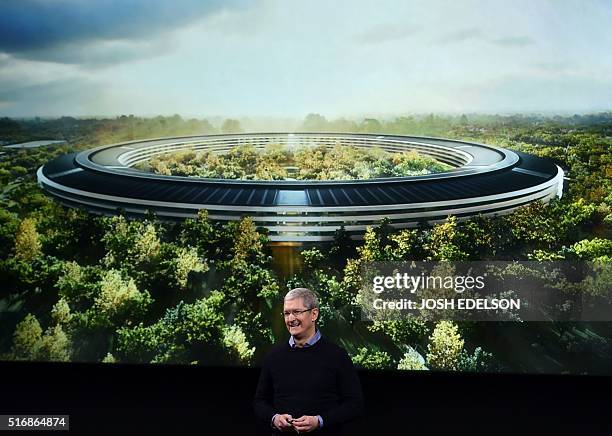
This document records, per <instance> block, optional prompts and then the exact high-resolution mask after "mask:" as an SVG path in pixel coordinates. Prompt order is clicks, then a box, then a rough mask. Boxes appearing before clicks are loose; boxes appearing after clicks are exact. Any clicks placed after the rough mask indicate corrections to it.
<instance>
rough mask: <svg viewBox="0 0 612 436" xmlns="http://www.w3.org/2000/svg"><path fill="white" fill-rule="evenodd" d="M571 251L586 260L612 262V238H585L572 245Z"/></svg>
mask: <svg viewBox="0 0 612 436" xmlns="http://www.w3.org/2000/svg"><path fill="white" fill-rule="evenodd" d="M570 252H572V253H574V254H576V256H578V257H579V258H580V259H584V260H597V261H604V262H612V240H610V239H602V238H594V239H591V240H589V239H583V240H582V241H580V242H576V243H575V244H574V245H572V246H571V247H570Z"/></svg>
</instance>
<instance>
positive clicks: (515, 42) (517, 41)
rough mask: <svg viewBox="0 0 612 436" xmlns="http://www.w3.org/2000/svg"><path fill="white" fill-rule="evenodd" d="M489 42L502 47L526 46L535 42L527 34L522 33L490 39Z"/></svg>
mask: <svg viewBox="0 0 612 436" xmlns="http://www.w3.org/2000/svg"><path fill="white" fill-rule="evenodd" d="M491 43H493V44H495V45H499V46H502V47H526V46H528V45H533V44H535V41H534V40H533V39H532V38H530V37H529V36H524V35H522V36H507V37H503V38H496V39H492V40H491Z"/></svg>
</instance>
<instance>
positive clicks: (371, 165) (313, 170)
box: [136, 144, 452, 180]
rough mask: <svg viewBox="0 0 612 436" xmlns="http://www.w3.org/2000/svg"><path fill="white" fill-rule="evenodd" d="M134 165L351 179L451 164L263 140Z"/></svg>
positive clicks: (204, 173)
mask: <svg viewBox="0 0 612 436" xmlns="http://www.w3.org/2000/svg"><path fill="white" fill-rule="evenodd" d="M136 168H138V169H141V170H144V171H150V172H153V173H155V174H163V175H167V176H170V175H172V176H187V177H191V176H193V177H206V178H215V179H240V180H286V179H296V180H353V179H361V180H367V179H373V178H377V177H404V176H418V175H424V174H432V173H438V172H442V171H447V170H449V169H451V168H452V167H451V166H450V165H447V164H444V163H441V162H438V161H436V160H435V159H432V158H430V157H427V156H420V155H419V154H417V153H416V152H414V151H412V152H411V151H406V152H402V153H389V152H386V151H384V150H382V149H380V148H378V147H374V148H369V149H360V148H357V147H354V146H341V145H339V144H337V145H336V146H335V147H333V148H331V149H330V148H327V147H326V146H324V145H318V146H312V147H300V148H298V149H296V150H293V149H290V148H289V147H284V146H282V145H281V144H268V145H267V146H266V148H265V149H264V150H257V149H255V147H253V146H252V145H249V144H246V145H240V146H237V147H234V148H232V149H231V150H230V151H229V152H227V153H224V154H216V153H212V152H209V151H195V150H186V151H181V152H175V153H165V154H161V155H158V156H155V157H153V158H152V159H150V160H149V161H147V162H146V163H144V164H140V165H138V166H136Z"/></svg>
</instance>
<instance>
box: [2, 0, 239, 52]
mask: <svg viewBox="0 0 612 436" xmlns="http://www.w3.org/2000/svg"><path fill="white" fill-rule="evenodd" d="M245 2H246V1H240V2H233V3H231V5H233V6H237V5H242V4H244V3H245ZM225 7H226V2H223V1H222V0H209V1H202V0H175V1H172V2H168V1H165V0H106V1H98V2H94V1H87V0H58V1H49V0H3V1H2V2H1V3H0V51H4V52H6V53H10V54H13V55H15V56H18V57H21V58H25V59H45V60H55V61H57V62H77V61H78V59H79V58H84V57H85V58H89V59H90V60H91V59H93V55H90V56H87V55H86V51H87V50H89V49H91V47H93V43H96V42H97V43H99V42H100V41H106V42H109V43H110V44H118V45H122V47H121V49H122V50H124V51H125V50H126V47H127V46H128V45H129V44H128V42H129V41H136V42H138V41H140V43H142V41H147V40H151V39H155V37H157V36H160V35H161V34H163V33H166V32H169V31H173V30H177V29H179V28H181V27H182V26H186V25H188V24H190V23H191V22H194V21H196V20H198V19H201V18H202V17H204V16H207V15H210V14H212V13H214V12H217V11H220V10H222V9H224V8H225ZM85 47H87V48H85ZM121 49H120V50H119V52H118V53H116V54H115V56H116V58H117V59H119V60H121V59H125V58H126V56H125V55H124V56H122V55H121ZM128 51H129V49H128ZM71 52H72V53H71ZM102 58H103V59H104V58H106V59H109V60H110V59H111V58H112V56H111V54H110V53H106V54H105V55H103V56H102Z"/></svg>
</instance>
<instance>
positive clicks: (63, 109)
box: [0, 78, 104, 116]
mask: <svg viewBox="0 0 612 436" xmlns="http://www.w3.org/2000/svg"><path fill="white" fill-rule="evenodd" d="M103 94H104V88H103V87H101V86H100V85H99V84H97V83H95V82H92V81H89V80H87V79H74V78H72V79H61V80H55V81H51V82H48V83H44V84H35V85H26V86H19V84H18V83H15V82H12V81H8V82H7V81H0V105H1V106H2V109H3V110H2V112H3V113H4V114H5V115H8V116H26V115H32V114H40V115H44V116H60V115H62V114H83V113H88V112H89V111H90V110H92V108H93V107H94V105H95V104H96V102H98V101H100V100H101V99H102V98H103ZM83 96H87V97H86V99H84V98H83ZM93 112H94V111H92V112H89V113H93Z"/></svg>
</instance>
